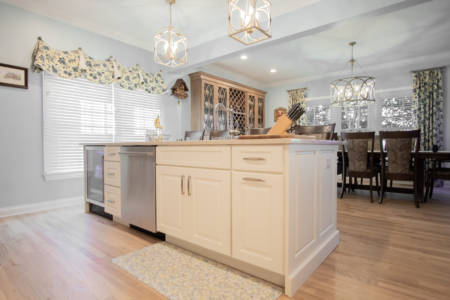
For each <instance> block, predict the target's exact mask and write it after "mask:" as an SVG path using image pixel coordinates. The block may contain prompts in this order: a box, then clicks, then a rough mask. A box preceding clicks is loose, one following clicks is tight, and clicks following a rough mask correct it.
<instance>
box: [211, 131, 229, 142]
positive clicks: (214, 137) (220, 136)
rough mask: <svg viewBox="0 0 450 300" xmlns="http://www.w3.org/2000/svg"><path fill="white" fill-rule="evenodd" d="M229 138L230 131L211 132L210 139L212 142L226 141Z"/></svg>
mask: <svg viewBox="0 0 450 300" xmlns="http://www.w3.org/2000/svg"><path fill="white" fill-rule="evenodd" d="M227 137H228V131H227V130H211V131H210V132H209V139H210V140H218V139H225V138H227Z"/></svg>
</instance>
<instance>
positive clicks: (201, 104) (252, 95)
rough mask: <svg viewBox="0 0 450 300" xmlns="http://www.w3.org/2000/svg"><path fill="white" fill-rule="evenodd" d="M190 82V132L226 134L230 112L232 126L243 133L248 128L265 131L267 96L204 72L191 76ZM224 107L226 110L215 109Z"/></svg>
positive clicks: (261, 92)
mask: <svg viewBox="0 0 450 300" xmlns="http://www.w3.org/2000/svg"><path fill="white" fill-rule="evenodd" d="M189 76H190V80H191V130H202V129H206V130H211V129H214V128H215V129H218V130H223V129H225V128H226V124H227V114H226V112H225V109H228V108H231V109H233V111H234V114H233V126H234V128H235V129H238V130H239V131H240V132H241V133H245V131H246V129H247V128H263V127H264V125H265V122H264V121H265V120H264V100H265V95H266V92H264V91H261V90H258V89H255V88H252V87H249V86H245V85H243V84H240V83H237V82H233V81H230V80H227V79H223V78H220V77H217V76H214V75H210V74H207V73H204V72H196V73H192V74H190V75H189ZM219 103H220V104H222V105H223V107H224V108H225V109H218V110H217V114H216V115H214V108H215V107H216V105H217V104H219Z"/></svg>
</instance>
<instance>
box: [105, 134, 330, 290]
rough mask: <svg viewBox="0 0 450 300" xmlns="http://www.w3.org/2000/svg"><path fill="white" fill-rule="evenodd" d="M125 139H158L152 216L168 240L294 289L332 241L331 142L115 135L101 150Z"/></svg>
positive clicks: (114, 147)
mask: <svg viewBox="0 0 450 300" xmlns="http://www.w3.org/2000/svg"><path fill="white" fill-rule="evenodd" d="M132 145H135V146H149V145H154V146H156V224H157V230H158V231H159V232H163V233H165V234H166V238H167V241H168V242H170V243H174V244H176V245H178V246H181V247H183V248H187V249H189V250H191V251H193V252H196V253H199V254H201V255H204V256H207V257H209V258H212V259H214V260H217V261H220V262H222V263H225V264H228V265H231V266H232V267H235V268H237V269H240V270H242V271H244V272H247V273H250V274H253V275H255V276H258V277H261V278H264V279H266V280H268V281H271V282H274V283H276V284H279V285H283V286H284V287H285V293H286V295H288V296H293V295H294V293H295V292H296V290H297V289H298V288H299V287H300V286H301V285H302V284H303V283H304V282H305V281H306V280H307V279H308V277H309V276H310V275H311V274H312V272H313V271H314V270H315V269H316V268H317V267H318V266H319V265H320V264H321V263H322V262H323V260H324V259H325V258H326V257H327V256H328V255H329V254H330V253H331V251H333V249H334V248H335V247H336V246H337V244H338V242H339V232H338V230H337V228H336V186H337V185H336V177H337V174H336V157H337V150H338V144H337V142H333V141H322V140H311V139H261V140H214V141H186V142H161V143H120V144H107V145H106V148H105V157H106V153H109V154H110V153H114V151H118V149H119V147H120V146H132ZM105 159H106V158H105ZM105 170H106V165H105ZM105 172H106V171H105ZM111 174H112V173H111ZM112 211H113V212H117V214H118V216H117V217H120V215H119V214H120V207H119V208H117V207H115V208H114V209H113V210H112Z"/></svg>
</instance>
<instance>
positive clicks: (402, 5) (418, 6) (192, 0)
mask: <svg viewBox="0 0 450 300" xmlns="http://www.w3.org/2000/svg"><path fill="white" fill-rule="evenodd" d="M0 2H5V3H8V4H11V5H14V6H18V7H22V8H24V9H26V10H28V11H32V12H34V13H37V14H41V15H45V16H48V17H50V18H52V19H56V20H59V21H61V22H65V23H68V24H71V25H74V26H77V27H80V28H83V29H86V30H89V31H91V32H95V33H98V34H101V35H104V36H108V37H110V38H113V39H116V40H119V41H122V42H125V43H128V44H130V45H134V46H137V47H140V48H143V49H146V50H149V51H152V50H153V35H154V34H155V33H156V32H157V31H158V30H160V29H161V28H162V27H164V26H167V25H168V19H169V5H168V2H167V0H95V1H92V0H0ZM272 3H273V4H272V17H273V32H272V34H273V37H272V38H271V39H269V40H266V41H264V42H261V43H257V44H255V45H253V46H248V47H246V46H243V45H242V44H240V43H238V42H236V41H234V40H233V39H231V38H229V37H228V36H227V22H226V19H227V0H178V1H177V2H176V4H175V6H174V24H175V26H176V27H177V28H179V29H180V30H181V31H182V32H183V33H185V34H186V35H187V37H188V41H189V47H190V49H189V64H188V65H186V66H183V67H181V68H177V69H174V70H167V71H168V72H169V73H173V75H174V76H181V75H184V74H188V73H190V72H193V71H196V70H199V69H203V70H206V71H208V68H210V69H214V70H216V72H220V70H222V71H223V73H228V74H235V76H236V78H238V77H239V78H248V79H249V80H250V81H252V82H256V83H258V84H260V86H268V85H278V84H281V83H284V82H288V81H293V80H295V81H299V80H308V79H311V78H315V77H320V76H323V75H324V74H328V75H329V74H333V73H334V72H342V71H344V70H348V64H346V61H347V60H348V59H349V54H350V53H349V52H350V49H349V47H348V45H347V44H348V42H350V41H353V40H354V41H357V42H358V44H357V46H356V49H355V54H356V58H357V59H358V62H359V64H360V65H361V66H362V67H363V70H362V71H364V68H370V67H371V66H373V65H376V64H380V63H389V62H393V61H399V60H408V59H412V58H415V57H419V56H424V55H430V54H434V53H442V52H449V49H450V47H449V46H450V39H448V32H450V18H449V17H448V16H449V15H450V1H448V0H372V1H361V0H273V1H272ZM241 54H246V55H247V56H248V59H247V60H246V61H242V60H240V55H241ZM271 68H276V69H277V70H278V72H277V73H273V74H272V73H269V70H270V69H271ZM217 70H218V71H217Z"/></svg>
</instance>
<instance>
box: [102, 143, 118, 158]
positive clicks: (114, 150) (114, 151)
mask: <svg viewBox="0 0 450 300" xmlns="http://www.w3.org/2000/svg"><path fill="white" fill-rule="evenodd" d="M119 151H120V147H116V146H106V147H105V160H106V161H120V155H119Z"/></svg>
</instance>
